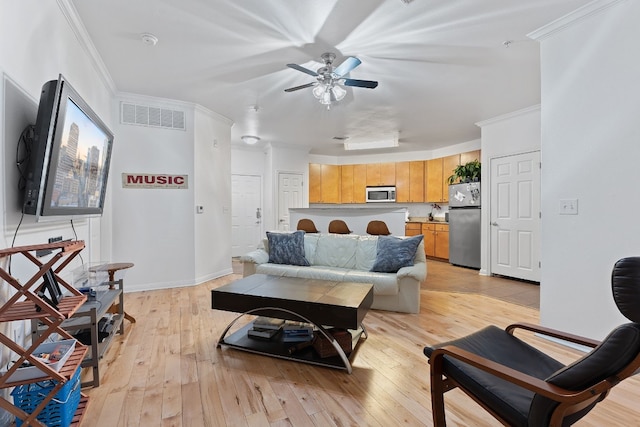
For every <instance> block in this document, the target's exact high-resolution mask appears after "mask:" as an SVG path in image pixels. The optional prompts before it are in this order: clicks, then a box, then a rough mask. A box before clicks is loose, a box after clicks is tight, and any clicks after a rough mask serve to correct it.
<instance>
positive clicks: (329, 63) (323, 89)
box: [284, 52, 378, 109]
mask: <svg viewBox="0 0 640 427" xmlns="http://www.w3.org/2000/svg"><path fill="white" fill-rule="evenodd" d="M321 58H322V60H323V61H324V67H320V68H318V71H317V72H316V71H312V70H310V69H308V68H305V67H302V66H300V65H298V64H287V67H289V68H293V69H294V70H298V71H302V72H303V73H305V74H309V75H310V76H313V77H315V78H316V80H317V81H315V82H311V83H307V84H304V85H301V86H296V87H291V88H289V89H285V90H284V91H285V92H293V91H296V90H300V89H306V88H308V87H313V91H312V92H313V96H315V97H316V98H317V99H318V100H319V101H320V103H321V104H323V105H326V106H327V109H329V108H331V103H332V102H335V101H340V100H342V99H343V98H344V97H345V95H346V94H347V91H346V90H345V88H344V86H354V87H364V88H367V89H374V88H376V87H377V86H378V82H375V81H373V80H356V79H348V78H345V77H344V76H346V75H347V74H349V73H350V72H351V70H353V69H354V68H356V67H357V66H358V65H360V64H361V61H360V60H359V59H358V58H354V57H353V56H350V57H348V58H347V59H345V60H344V62H342V64H340V65H339V66H337V67H335V68H334V67H333V61H334V60H335V59H336V55H335V53H331V52H326V53H323V54H322V56H321Z"/></svg>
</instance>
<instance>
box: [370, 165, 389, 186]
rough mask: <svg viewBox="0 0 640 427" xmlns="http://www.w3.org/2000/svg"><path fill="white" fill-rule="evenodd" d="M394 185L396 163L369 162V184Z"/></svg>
mask: <svg viewBox="0 0 640 427" xmlns="http://www.w3.org/2000/svg"><path fill="white" fill-rule="evenodd" d="M384 185H388V186H393V185H396V164H395V163H369V164H367V186H371V187H379V186H384Z"/></svg>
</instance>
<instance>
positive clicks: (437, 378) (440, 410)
mask: <svg viewBox="0 0 640 427" xmlns="http://www.w3.org/2000/svg"><path fill="white" fill-rule="evenodd" d="M429 363H430V364H431V371H430V374H431V375H430V376H431V410H432V411H433V425H434V427H445V426H446V425H447V421H446V420H445V413H444V393H445V391H447V387H446V386H445V381H444V380H443V378H442V357H434V358H433V360H430V361H429Z"/></svg>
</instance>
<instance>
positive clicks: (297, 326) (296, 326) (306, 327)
mask: <svg viewBox="0 0 640 427" xmlns="http://www.w3.org/2000/svg"><path fill="white" fill-rule="evenodd" d="M282 330H283V331H284V333H285V334H289V333H291V334H293V333H304V334H312V333H313V325H311V324H310V323H306V322H295V321H293V320H287V321H286V322H285V323H284V325H283V326H282Z"/></svg>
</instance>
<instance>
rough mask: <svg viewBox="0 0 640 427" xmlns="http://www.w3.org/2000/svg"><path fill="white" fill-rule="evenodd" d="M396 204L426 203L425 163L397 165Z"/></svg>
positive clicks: (415, 162) (416, 162)
mask: <svg viewBox="0 0 640 427" xmlns="http://www.w3.org/2000/svg"><path fill="white" fill-rule="evenodd" d="M396 202H398V203H407V202H410V203H422V202H424V162H423V161H413V162H399V163H396Z"/></svg>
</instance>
